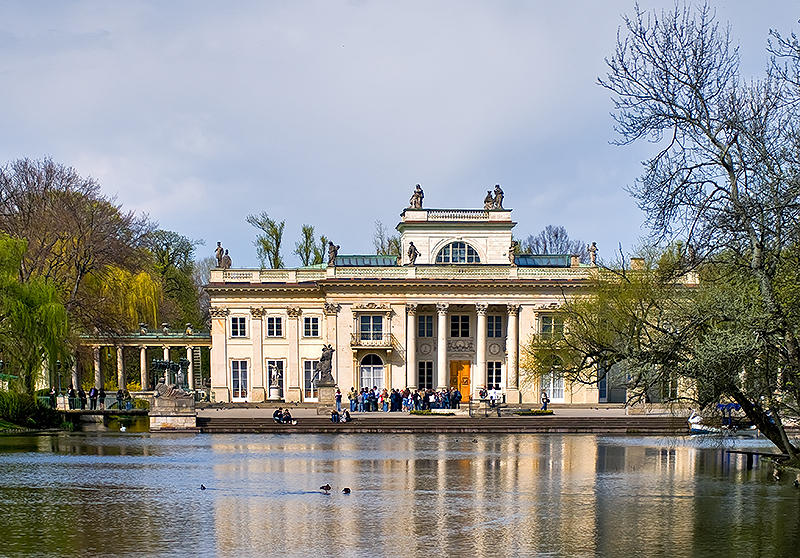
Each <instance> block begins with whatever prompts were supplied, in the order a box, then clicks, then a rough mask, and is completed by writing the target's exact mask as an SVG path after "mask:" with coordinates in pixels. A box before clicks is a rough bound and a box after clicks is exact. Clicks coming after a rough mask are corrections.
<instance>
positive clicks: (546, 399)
mask: <svg viewBox="0 0 800 558" xmlns="http://www.w3.org/2000/svg"><path fill="white" fill-rule="evenodd" d="M548 403H550V398H549V397H547V392H546V391H544V390H542V411H546V410H547V404H548Z"/></svg>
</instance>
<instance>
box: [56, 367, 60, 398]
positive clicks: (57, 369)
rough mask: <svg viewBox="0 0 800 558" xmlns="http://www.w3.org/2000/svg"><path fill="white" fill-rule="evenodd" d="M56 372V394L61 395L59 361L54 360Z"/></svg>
mask: <svg viewBox="0 0 800 558" xmlns="http://www.w3.org/2000/svg"><path fill="white" fill-rule="evenodd" d="M56 374H58V394H59V395H61V361H60V360H57V361H56Z"/></svg>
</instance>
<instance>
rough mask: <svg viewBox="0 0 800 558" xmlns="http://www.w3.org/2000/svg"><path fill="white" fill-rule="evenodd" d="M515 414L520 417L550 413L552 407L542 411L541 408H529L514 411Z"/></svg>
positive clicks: (551, 412)
mask: <svg viewBox="0 0 800 558" xmlns="http://www.w3.org/2000/svg"><path fill="white" fill-rule="evenodd" d="M514 414H515V415H519V416H521V417H535V416H540V415H552V414H553V409H547V410H546V411H543V410H542V409H530V410H528V411H515V412H514Z"/></svg>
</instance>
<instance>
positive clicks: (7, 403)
mask: <svg viewBox="0 0 800 558" xmlns="http://www.w3.org/2000/svg"><path fill="white" fill-rule="evenodd" d="M0 419H3V420H6V421H8V422H10V423H12V424H16V425H19V426H24V427H26V428H54V427H58V426H60V425H61V415H60V414H59V413H58V411H56V410H54V409H51V408H50V407H47V406H45V405H42V404H40V403H39V402H38V401H37V400H36V399H35V398H34V397H33V396H32V395H30V394H27V393H15V392H13V391H3V390H0Z"/></svg>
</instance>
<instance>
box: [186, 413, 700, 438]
mask: <svg viewBox="0 0 800 558" xmlns="http://www.w3.org/2000/svg"><path fill="white" fill-rule="evenodd" d="M197 426H198V428H199V429H200V431H201V432H205V433H263V434H277V433H286V434H291V433H342V434H344V433H368V432H375V433H381V432H384V433H387V432H388V433H494V434H511V433H513V434H546V433H583V434H644V435H658V434H662V435H681V434H686V433H687V432H688V425H687V423H686V419H685V418H683V417H673V416H663V415H659V416H648V415H634V416H620V417H559V416H558V415H552V416H535V417H520V416H513V417H511V416H509V417H496V416H495V417H491V416H490V417H460V416H454V417H449V416H443V417H436V416H433V417H430V416H410V415H405V414H394V413H393V414H390V415H386V414H382V415H377V414H376V415H374V416H373V415H357V416H355V417H354V420H353V421H352V422H348V423H333V422H331V421H330V418H328V417H326V416H319V417H301V418H299V419H298V420H297V424H296V425H285V424H276V423H275V422H274V421H273V420H272V418H271V417H250V418H237V417H213V416H211V417H203V416H200V417H197Z"/></svg>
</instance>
